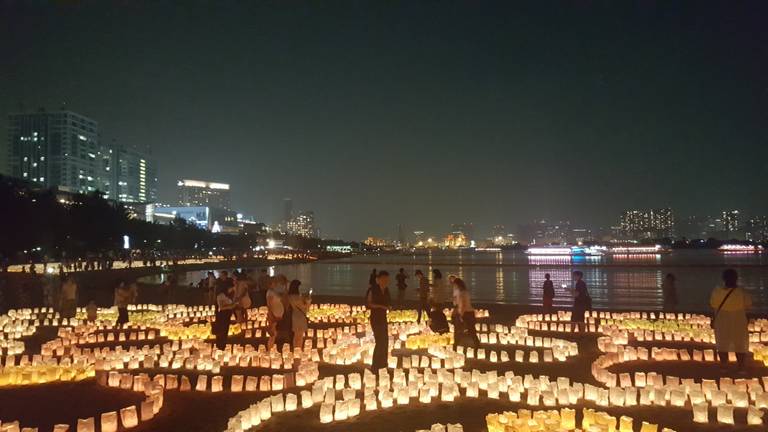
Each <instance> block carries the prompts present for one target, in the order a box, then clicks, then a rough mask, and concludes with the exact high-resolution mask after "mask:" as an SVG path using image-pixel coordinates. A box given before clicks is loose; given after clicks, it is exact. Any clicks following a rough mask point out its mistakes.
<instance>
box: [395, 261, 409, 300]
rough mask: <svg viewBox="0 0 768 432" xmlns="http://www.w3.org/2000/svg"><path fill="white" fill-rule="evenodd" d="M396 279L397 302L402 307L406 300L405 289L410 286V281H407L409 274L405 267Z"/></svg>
mask: <svg viewBox="0 0 768 432" xmlns="http://www.w3.org/2000/svg"><path fill="white" fill-rule="evenodd" d="M395 279H396V281H397V282H396V283H397V302H398V304H399V305H400V307H402V305H403V301H404V300H405V289H406V288H408V283H406V280H407V279H408V275H407V274H406V273H405V269H404V268H400V271H398V272H397V274H396V275H395Z"/></svg>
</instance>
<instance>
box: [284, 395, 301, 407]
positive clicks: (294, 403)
mask: <svg viewBox="0 0 768 432" xmlns="http://www.w3.org/2000/svg"><path fill="white" fill-rule="evenodd" d="M297 407H298V399H297V397H296V395H295V394H293V393H288V394H287V395H285V410H286V411H296V408H297Z"/></svg>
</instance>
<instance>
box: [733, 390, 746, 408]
mask: <svg viewBox="0 0 768 432" xmlns="http://www.w3.org/2000/svg"><path fill="white" fill-rule="evenodd" d="M731 402H732V403H733V406H734V407H736V408H746V407H747V406H749V393H747V392H746V391H734V392H733V393H732V394H731Z"/></svg>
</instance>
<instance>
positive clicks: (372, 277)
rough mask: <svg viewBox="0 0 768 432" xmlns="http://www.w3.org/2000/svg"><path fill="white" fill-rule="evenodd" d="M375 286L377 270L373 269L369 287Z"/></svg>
mask: <svg viewBox="0 0 768 432" xmlns="http://www.w3.org/2000/svg"><path fill="white" fill-rule="evenodd" d="M374 285H376V269H373V271H372V272H371V275H370V276H368V286H369V287H372V286H374Z"/></svg>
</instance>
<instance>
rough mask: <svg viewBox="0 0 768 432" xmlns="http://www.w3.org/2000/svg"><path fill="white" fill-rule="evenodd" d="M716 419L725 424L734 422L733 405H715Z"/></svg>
mask: <svg viewBox="0 0 768 432" xmlns="http://www.w3.org/2000/svg"><path fill="white" fill-rule="evenodd" d="M717 421H718V422H720V423H725V424H731V425H732V424H734V422H733V405H725V404H724V405H720V406H718V407H717Z"/></svg>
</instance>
